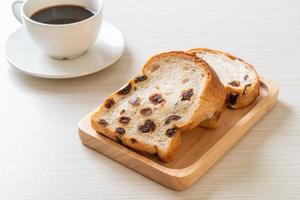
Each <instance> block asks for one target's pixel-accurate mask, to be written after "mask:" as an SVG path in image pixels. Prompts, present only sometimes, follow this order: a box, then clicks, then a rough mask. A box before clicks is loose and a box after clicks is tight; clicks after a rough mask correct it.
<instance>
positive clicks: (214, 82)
mask: <svg viewBox="0 0 300 200" xmlns="http://www.w3.org/2000/svg"><path fill="white" fill-rule="evenodd" d="M168 56H176V57H181V58H185V59H188V60H191V61H193V62H195V63H196V64H197V65H198V66H199V67H201V68H202V69H203V71H204V72H205V73H206V75H207V82H206V83H205V85H204V86H203V92H202V93H201V94H200V95H199V97H198V98H199V99H198V104H197V105H196V107H195V111H194V113H193V115H192V116H191V118H190V120H189V122H187V123H186V124H183V125H182V126H180V127H177V129H176V132H175V134H174V135H173V137H172V140H171V143H170V144H169V146H168V149H167V150H166V149H160V147H158V146H156V145H150V144H145V143H143V142H141V141H138V139H137V138H130V136H129V135H126V134H124V135H120V134H118V133H116V132H115V131H114V130H112V129H111V128H109V127H104V126H101V125H100V124H99V123H98V121H99V117H100V115H101V113H102V112H104V111H105V110H106V109H107V108H105V106H104V104H105V102H106V101H107V100H108V99H113V98H114V97H115V96H116V95H118V94H117V91H116V92H114V93H112V94H111V95H110V96H109V97H108V98H107V99H106V100H105V101H104V103H102V105H100V107H99V110H98V111H97V112H95V113H94V114H93V115H92V117H91V124H92V127H93V128H94V129H95V130H96V131H97V132H99V133H101V134H103V135H105V136H107V137H109V138H111V139H113V140H115V141H117V142H119V143H120V144H122V145H125V146H127V147H130V148H132V149H135V150H138V151H142V152H147V153H150V154H157V155H158V157H159V159H161V160H162V161H165V162H169V161H172V160H173V158H174V155H175V151H176V149H178V147H179V145H180V142H181V137H180V134H181V132H184V131H187V130H190V129H193V128H195V127H196V126H198V125H199V124H200V123H201V122H202V121H204V120H206V119H208V118H209V117H211V116H210V115H209V114H210V113H214V112H216V111H219V110H221V108H222V106H223V104H224V102H225V98H226V92H225V88H224V87H223V85H222V84H221V81H220V80H219V78H218V77H217V75H216V74H215V72H214V71H213V70H212V69H211V68H210V67H209V65H208V64H207V63H206V62H205V61H203V60H202V59H200V58H198V57H196V56H195V55H191V54H188V53H186V52H182V51H171V52H166V53H160V54H158V55H155V56H153V57H151V58H150V59H149V60H148V61H147V62H146V63H145V64H144V66H143V68H142V70H141V72H140V74H139V75H146V74H147V73H150V72H149V70H150V69H151V63H153V62H155V61H157V60H160V59H162V58H163V57H168ZM129 83H131V85H132V87H133V88H134V86H135V85H136V84H137V83H135V81H134V78H132V79H131V80H129V81H128V82H127V83H126V84H125V85H124V86H126V85H128V84H129ZM124 86H123V87H124ZM123 87H122V88H123ZM133 141H134V142H133Z"/></svg>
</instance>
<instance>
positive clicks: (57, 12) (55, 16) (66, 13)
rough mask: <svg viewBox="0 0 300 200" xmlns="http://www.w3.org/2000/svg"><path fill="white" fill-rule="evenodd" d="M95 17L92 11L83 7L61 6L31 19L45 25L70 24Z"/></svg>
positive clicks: (35, 14) (41, 11) (40, 11)
mask: <svg viewBox="0 0 300 200" xmlns="http://www.w3.org/2000/svg"><path fill="white" fill-rule="evenodd" d="M93 15H94V13H93V12H92V11H91V10H88V9H86V8H84V7H81V6H75V5H59V6H53V7H47V8H44V9H42V10H39V11H37V12H36V13H34V14H33V15H32V16H31V17H30V18H31V19H32V20H34V21H37V22H40V23H45V24H70V23H75V22H79V21H82V20H85V19H87V18H89V17H91V16H93Z"/></svg>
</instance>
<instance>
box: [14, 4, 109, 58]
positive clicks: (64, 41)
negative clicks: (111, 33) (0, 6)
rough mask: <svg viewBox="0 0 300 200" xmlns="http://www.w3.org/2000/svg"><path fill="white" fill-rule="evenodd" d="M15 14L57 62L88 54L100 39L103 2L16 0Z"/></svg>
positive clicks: (33, 37) (32, 37)
mask: <svg viewBox="0 0 300 200" xmlns="http://www.w3.org/2000/svg"><path fill="white" fill-rule="evenodd" d="M51 9H52V10H51ZM53 9H54V10H53ZM55 9H56V10H55ZM82 9H85V10H86V11H83V10H82ZM12 11H13V14H14V16H15V17H16V19H17V20H18V21H19V22H21V23H22V24H23V25H24V27H25V29H26V31H27V33H28V35H29V36H30V38H31V39H32V40H33V41H35V43H36V44H37V45H38V46H40V48H41V49H42V50H43V51H44V52H45V53H46V54H48V55H49V56H51V57H53V58H56V59H73V58H76V57H78V56H80V55H82V54H83V53H85V52H86V51H87V50H88V49H89V48H90V47H91V46H92V45H93V43H94V42H95V40H96V39H97V35H98V33H99V30H100V27H101V23H102V18H103V17H102V16H103V15H102V13H103V4H102V2H101V1H100V0H42V1H41V0H26V1H14V2H13V4H12ZM71 11H72V12H71ZM84 12H85V14H84ZM88 12H90V15H89V13H88ZM53 13H54V14H57V13H61V14H60V15H56V16H54V14H53ZM61 15H63V16H61ZM68 15H70V16H68ZM78 17H79V18H78ZM80 17H81V18H80Z"/></svg>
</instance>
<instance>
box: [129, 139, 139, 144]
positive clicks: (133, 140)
mask: <svg viewBox="0 0 300 200" xmlns="http://www.w3.org/2000/svg"><path fill="white" fill-rule="evenodd" d="M130 141H131V143H132V144H135V143H137V142H138V141H137V140H136V139H134V138H130Z"/></svg>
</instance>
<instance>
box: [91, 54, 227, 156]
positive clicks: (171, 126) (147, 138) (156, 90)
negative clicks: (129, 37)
mask: <svg viewBox="0 0 300 200" xmlns="http://www.w3.org/2000/svg"><path fill="white" fill-rule="evenodd" d="M225 97H226V92H225V89H224V87H223V85H222V84H221V82H220V80H219V79H218V77H217V76H216V74H215V73H214V72H213V71H212V70H211V69H210V68H209V66H208V65H207V63H206V62H204V61H203V60H201V59H199V58H197V57H196V56H193V55H190V54H188V53H184V52H180V51H173V52H167V53H161V54H158V55H156V56H153V57H152V58H150V60H149V61H148V62H147V63H146V64H145V65H144V67H143V69H142V71H141V73H140V74H139V75H138V76H137V77H135V78H133V79H131V80H130V81H129V82H128V83H127V84H126V85H125V86H124V87H123V88H121V89H120V90H118V91H116V92H115V93H113V94H112V95H110V96H109V97H108V98H107V99H106V100H105V101H104V103H103V104H102V105H101V106H100V108H99V110H98V111H97V112H96V113H94V114H93V116H92V119H91V123H92V127H93V128H94V129H95V130H96V131H97V132H99V133H102V134H104V135H105V136H107V137H109V138H111V139H113V140H115V141H117V142H118V143H120V144H123V145H125V146H128V147H130V148H132V149H135V150H139V151H142V152H147V153H150V154H157V155H158V157H159V158H160V159H161V160H163V161H166V162H167V161H171V160H172V159H173V157H174V153H175V150H176V149H177V148H178V146H179V144H180V133H181V132H182V131H186V130H189V129H192V128H194V127H196V126H197V125H199V124H200V122H202V121H204V120H206V119H207V118H209V117H210V116H211V113H215V111H218V110H220V108H221V107H222V105H223V104H224V102H225Z"/></svg>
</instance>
